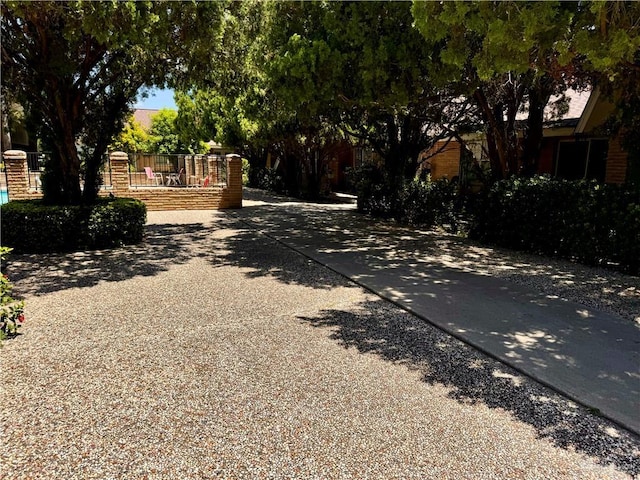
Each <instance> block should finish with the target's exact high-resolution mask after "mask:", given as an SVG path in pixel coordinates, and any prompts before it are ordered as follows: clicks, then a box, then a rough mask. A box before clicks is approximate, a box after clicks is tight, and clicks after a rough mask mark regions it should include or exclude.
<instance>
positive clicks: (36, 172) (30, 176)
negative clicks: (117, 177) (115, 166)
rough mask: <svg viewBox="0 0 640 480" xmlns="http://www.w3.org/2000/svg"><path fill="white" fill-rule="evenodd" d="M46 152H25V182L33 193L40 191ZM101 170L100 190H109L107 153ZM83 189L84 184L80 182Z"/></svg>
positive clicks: (109, 171) (46, 158)
mask: <svg viewBox="0 0 640 480" xmlns="http://www.w3.org/2000/svg"><path fill="white" fill-rule="evenodd" d="M49 155H50V154H49V153H48V152H27V182H28V186H29V188H30V189H33V190H35V191H41V190H42V181H41V177H42V173H43V172H44V165H45V162H46V161H47V160H48V159H49ZM104 157H105V158H104V160H103V163H102V168H101V169H100V177H101V179H102V182H101V186H100V188H110V187H111V185H112V183H111V160H110V159H109V155H108V154H107V153H105V154H104ZM80 183H81V187H84V182H82V181H81V182H80Z"/></svg>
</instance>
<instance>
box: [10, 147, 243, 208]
mask: <svg viewBox="0 0 640 480" xmlns="http://www.w3.org/2000/svg"><path fill="white" fill-rule="evenodd" d="M3 157H4V160H5V165H6V167H7V180H8V190H9V199H10V200H24V199H35V198H41V197H42V192H39V191H35V189H29V187H28V181H27V155H26V153H25V152H22V151H19V150H15V151H14V150H9V151H6V152H4V153H3ZM226 158H227V162H228V173H227V175H228V177H227V186H226V187H222V186H218V185H216V186H212V187H207V188H184V187H181V188H175V187H146V188H145V187H130V186H129V163H128V157H127V154H126V153H123V152H113V153H111V155H110V159H111V188H108V189H104V190H101V191H100V195H103V196H106V195H109V194H113V195H115V196H116V197H128V198H136V199H138V200H141V201H143V202H144V203H145V205H146V206H147V209H148V210H218V209H225V208H242V160H241V159H240V156H239V155H227V157H226Z"/></svg>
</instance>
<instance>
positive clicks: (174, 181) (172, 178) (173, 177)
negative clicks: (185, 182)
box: [167, 168, 184, 186]
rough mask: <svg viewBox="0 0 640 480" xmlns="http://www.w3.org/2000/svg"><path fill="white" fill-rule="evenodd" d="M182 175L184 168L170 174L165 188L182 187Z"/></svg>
mask: <svg viewBox="0 0 640 480" xmlns="http://www.w3.org/2000/svg"><path fill="white" fill-rule="evenodd" d="M183 174H184V168H181V169H180V171H179V172H178V173H170V174H169V175H168V176H167V186H169V185H175V186H178V185H182V175H183Z"/></svg>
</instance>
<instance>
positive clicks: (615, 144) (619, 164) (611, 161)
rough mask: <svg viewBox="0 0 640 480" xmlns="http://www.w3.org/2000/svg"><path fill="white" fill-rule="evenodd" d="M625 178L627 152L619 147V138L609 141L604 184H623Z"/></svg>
mask: <svg viewBox="0 0 640 480" xmlns="http://www.w3.org/2000/svg"><path fill="white" fill-rule="evenodd" d="M626 176H627V152H626V151H625V150H624V149H623V148H622V145H620V138H619V137H615V138H611V139H610V140H609V153H608V154H607V173H606V175H605V180H604V181H605V182H606V183H624V181H625V179H626Z"/></svg>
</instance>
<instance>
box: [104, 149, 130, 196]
mask: <svg viewBox="0 0 640 480" xmlns="http://www.w3.org/2000/svg"><path fill="white" fill-rule="evenodd" d="M109 160H110V161H111V186H112V187H113V194H114V195H115V196H116V197H126V196H128V194H129V155H127V154H126V153H125V152H111V153H110V154H109Z"/></svg>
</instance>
